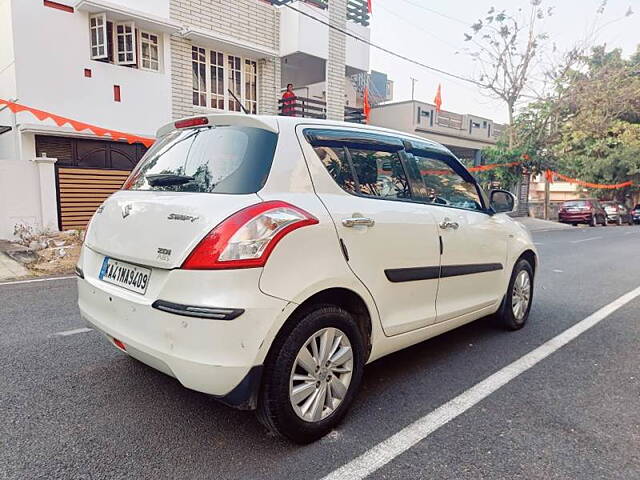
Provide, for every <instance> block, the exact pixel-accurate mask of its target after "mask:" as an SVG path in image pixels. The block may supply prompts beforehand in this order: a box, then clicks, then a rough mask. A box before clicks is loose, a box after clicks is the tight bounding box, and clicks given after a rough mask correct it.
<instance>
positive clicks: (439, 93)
mask: <svg viewBox="0 0 640 480" xmlns="http://www.w3.org/2000/svg"><path fill="white" fill-rule="evenodd" d="M433 103H435V104H436V112H438V113H440V109H441V108H442V89H441V87H440V84H438V91H437V92H436V97H435V98H434V99H433Z"/></svg>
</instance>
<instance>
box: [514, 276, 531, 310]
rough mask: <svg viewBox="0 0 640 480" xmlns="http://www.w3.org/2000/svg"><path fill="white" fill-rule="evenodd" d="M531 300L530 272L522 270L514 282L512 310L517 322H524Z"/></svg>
mask: <svg viewBox="0 0 640 480" xmlns="http://www.w3.org/2000/svg"><path fill="white" fill-rule="evenodd" d="M530 299H531V279H530V278H529V272H527V271H526V270H522V271H521V272H520V273H518V276H517V277H516V281H515V282H513V291H512V293H511V309H512V311H513V316H514V317H515V318H516V320H517V321H519V322H520V321H522V320H523V319H524V317H525V315H526V314H527V310H528V308H529V301H530Z"/></svg>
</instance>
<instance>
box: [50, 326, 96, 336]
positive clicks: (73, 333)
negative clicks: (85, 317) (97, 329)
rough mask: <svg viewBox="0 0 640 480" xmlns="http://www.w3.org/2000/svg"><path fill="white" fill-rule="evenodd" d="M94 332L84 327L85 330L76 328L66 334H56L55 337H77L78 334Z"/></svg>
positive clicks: (65, 332)
mask: <svg viewBox="0 0 640 480" xmlns="http://www.w3.org/2000/svg"><path fill="white" fill-rule="evenodd" d="M92 331H93V329H92V328H87V327H83V328H76V329H74V330H66V331H64V332H56V333H54V335H59V336H61V337H68V336H69V335H75V334H77V333H87V332H92Z"/></svg>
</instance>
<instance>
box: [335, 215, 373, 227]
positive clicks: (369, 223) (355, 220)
mask: <svg viewBox="0 0 640 480" xmlns="http://www.w3.org/2000/svg"><path fill="white" fill-rule="evenodd" d="M375 224H376V222H375V220H373V218H366V217H351V218H345V219H344V220H342V225H344V226H345V227H356V226H359V225H362V226H364V227H373V226H374V225H375Z"/></svg>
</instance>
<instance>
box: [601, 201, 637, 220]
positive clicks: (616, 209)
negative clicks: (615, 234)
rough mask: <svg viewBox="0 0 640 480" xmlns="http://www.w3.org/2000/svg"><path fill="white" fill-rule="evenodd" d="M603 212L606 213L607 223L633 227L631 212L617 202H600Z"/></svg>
mask: <svg viewBox="0 0 640 480" xmlns="http://www.w3.org/2000/svg"><path fill="white" fill-rule="evenodd" d="M602 206H603V207H604V211H605V212H607V222H608V223H615V224H617V225H623V224H628V225H633V216H632V215H631V212H630V211H629V210H628V209H627V207H625V206H624V205H622V204H621V203H619V202H615V201H606V202H602Z"/></svg>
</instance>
